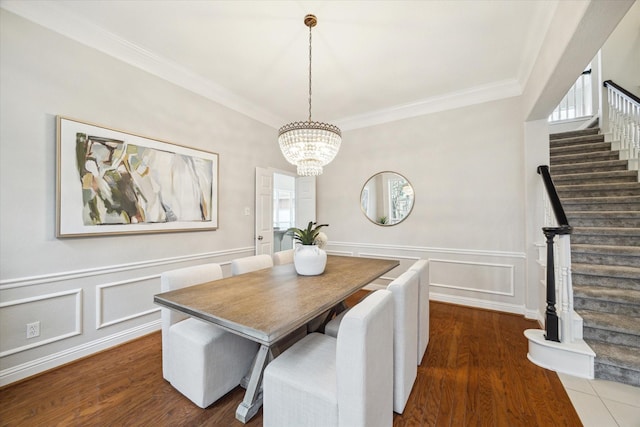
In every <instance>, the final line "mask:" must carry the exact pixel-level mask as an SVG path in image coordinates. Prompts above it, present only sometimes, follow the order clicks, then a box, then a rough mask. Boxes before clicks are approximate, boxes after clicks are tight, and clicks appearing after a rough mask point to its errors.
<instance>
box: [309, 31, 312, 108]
mask: <svg viewBox="0 0 640 427" xmlns="http://www.w3.org/2000/svg"><path fill="white" fill-rule="evenodd" d="M311 28H312V26H311V25H309V121H311Z"/></svg>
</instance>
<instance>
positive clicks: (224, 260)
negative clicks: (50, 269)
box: [0, 247, 254, 386]
mask: <svg viewBox="0 0 640 427" xmlns="http://www.w3.org/2000/svg"><path fill="white" fill-rule="evenodd" d="M253 254H254V248H253V247H242V248H234V249H229V250H225V251H216V252H208V253H198V254H191V255H184V256H177V257H172V258H162V259H149V260H145V261H141V262H135V263H130V264H119V265H107V266H100V267H95V268H88V269H82V270H74V271H62V272H54V273H51V274H43V275H39V276H25V277H16V278H11V279H4V280H2V281H0V301H2V303H0V337H1V338H2V339H1V340H0V386H4V385H6V384H10V383H12V382H15V381H19V380H22V379H24V378H27V377H29V376H32V375H36V374H38V373H40V372H43V371H45V370H48V369H52V368H55V367H56V366H60V365H62V364H65V363H69V362H72V361H73V360H76V359H79V358H81V357H86V356H88V355H90V354H92V353H94V352H97V351H102V350H104V349H107V348H109V347H112V346H114V345H118V344H121V343H123V342H126V341H129V340H132V339H135V338H138V337H140V336H142V335H146V334H148V333H150V332H153V331H156V330H159V329H160V307H159V306H157V305H156V304H154V303H153V296H154V295H155V294H157V293H159V292H160V274H161V273H162V272H163V271H166V270H172V269H176V268H182V267H188V266H191V265H198V264H203V263H207V262H217V263H219V264H220V265H221V266H222V267H223V271H224V272H225V275H226V276H228V275H230V274H231V273H230V267H229V263H230V261H231V260H232V259H234V258H240V257H245V256H250V255H253ZM38 321H39V322H40V336H38V337H35V338H30V339H27V338H26V328H27V324H29V323H33V322H38Z"/></svg>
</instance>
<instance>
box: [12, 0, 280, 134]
mask: <svg viewBox="0 0 640 427" xmlns="http://www.w3.org/2000/svg"><path fill="white" fill-rule="evenodd" d="M0 7H2V8H3V9H5V10H8V11H9V12H12V13H14V14H16V15H18V16H21V17H23V18H25V19H27V20H29V21H32V22H35V23H36V24H39V25H41V26H43V27H45V28H48V29H49V30H52V31H54V32H56V33H58V34H61V35H63V36H66V37H68V38H70V39H72V40H75V41H77V42H79V43H81V44H83V45H85V46H88V47H91V48H93V49H96V50H98V51H100V52H102V53H105V54H107V55H109V56H112V57H114V58H117V59H119V60H121V61H123V62H125V63H127V64H130V65H133V66H134V67H136V68H139V69H142V70H144V71H146V72H148V73H150V74H153V75H155V76H157V77H160V78H161V79H164V80H166V81H169V82H171V83H173V84H175V85H177V86H180V87H182V88H184V89H187V90H189V91H191V92H194V93H196V94H198V95H201V96H203V97H205V98H207V99H209V100H211V101H214V102H216V103H218V104H221V105H223V106H225V107H227V108H230V109H231V110H234V111H237V112H239V113H241V114H244V115H246V116H248V117H251V118H252V119H255V120H257V121H259V122H261V123H264V124H266V125H268V126H271V127H273V128H277V127H279V126H280V125H281V124H282V123H283V122H284V119H282V118H280V117H277V116H276V115H274V114H271V113H269V112H268V111H266V110H264V109H261V108H259V107H257V106H255V105H253V104H252V103H250V102H249V101H247V100H245V99H244V98H242V97H239V96H238V95H236V94H234V93H233V92H231V91H229V90H228V89H226V88H224V87H222V86H220V85H217V84H216V83H214V82H212V81H210V80H207V79H205V78H203V77H202V76H200V75H197V74H195V73H193V72H192V71H190V70H188V69H187V68H185V67H183V66H182V65H180V64H178V63H176V62H173V61H170V60H168V59H166V58H163V57H161V56H158V55H156V54H155V53H153V52H151V51H149V50H146V49H144V48H142V47H140V46H138V45H135V44H133V43H131V42H129V41H127V40H125V39H123V38H121V37H119V36H117V35H115V34H113V33H111V32H109V31H106V30H105V29H103V28H101V27H99V26H97V25H94V24H92V23H90V22H87V21H86V20H84V19H81V18H80V17H78V16H77V15H75V14H73V13H70V12H69V11H68V10H66V9H65V8H64V7H63V6H61V5H59V4H57V3H56V2H53V1H46V2H31V1H16V0H9V1H2V3H0Z"/></svg>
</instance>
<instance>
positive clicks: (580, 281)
mask: <svg viewBox="0 0 640 427" xmlns="http://www.w3.org/2000/svg"><path fill="white" fill-rule="evenodd" d="M571 281H572V283H573V284H574V285H579V286H580V285H583V286H606V287H608V288H617V289H632V290H636V291H640V279H638V278H635V279H631V278H628V277H609V276H594V275H592V274H581V273H579V272H576V271H572V272H571Z"/></svg>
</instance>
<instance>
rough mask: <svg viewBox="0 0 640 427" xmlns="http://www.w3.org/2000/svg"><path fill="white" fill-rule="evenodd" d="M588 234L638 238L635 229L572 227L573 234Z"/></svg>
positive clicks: (639, 231) (638, 231)
mask: <svg viewBox="0 0 640 427" xmlns="http://www.w3.org/2000/svg"><path fill="white" fill-rule="evenodd" d="M588 232H591V233H594V232H597V233H598V234H608V235H619V236H639V235H640V228H637V227H573V234H587V233H588Z"/></svg>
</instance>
